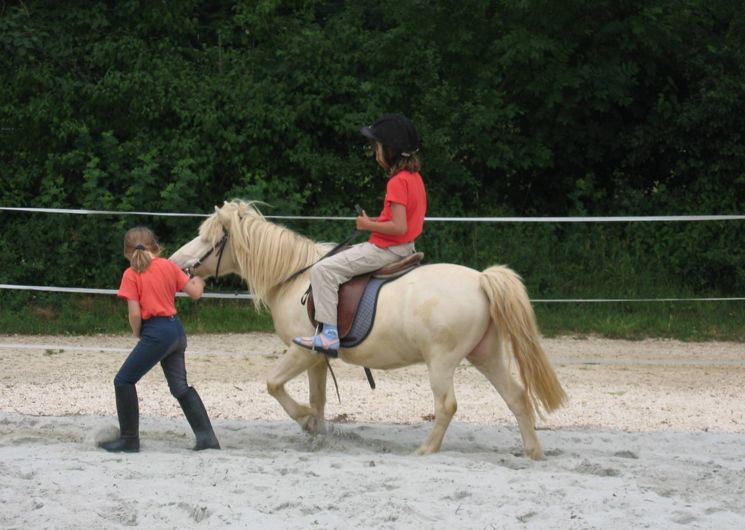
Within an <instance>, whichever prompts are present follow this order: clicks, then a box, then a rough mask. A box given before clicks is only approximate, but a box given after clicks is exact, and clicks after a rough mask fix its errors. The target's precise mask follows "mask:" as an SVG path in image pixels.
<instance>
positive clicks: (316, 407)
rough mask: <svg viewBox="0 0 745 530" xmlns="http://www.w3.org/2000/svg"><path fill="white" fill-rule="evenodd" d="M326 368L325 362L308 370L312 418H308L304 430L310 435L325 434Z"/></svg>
mask: <svg viewBox="0 0 745 530" xmlns="http://www.w3.org/2000/svg"><path fill="white" fill-rule="evenodd" d="M327 375H328V368H327V366H326V363H325V362H319V363H316V364H315V365H313V366H311V367H310V368H309V369H308V394H309V399H310V408H311V410H312V411H313V416H312V417H310V418H308V421H307V422H306V423H305V426H304V429H305V430H306V431H308V432H310V433H323V432H326V423H325V411H326V376H327Z"/></svg>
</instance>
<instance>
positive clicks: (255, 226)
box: [232, 216, 327, 306]
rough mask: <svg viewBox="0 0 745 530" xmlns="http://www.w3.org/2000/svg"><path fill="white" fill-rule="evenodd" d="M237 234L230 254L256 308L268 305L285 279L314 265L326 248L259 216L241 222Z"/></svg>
mask: <svg viewBox="0 0 745 530" xmlns="http://www.w3.org/2000/svg"><path fill="white" fill-rule="evenodd" d="M237 235H239V237H234V238H233V240H232V244H233V255H234V256H236V261H237V262H238V266H239V268H240V271H241V276H242V277H243V278H244V279H245V280H246V281H247V282H248V284H249V287H250V289H251V292H252V293H253V295H254V303H255V304H256V305H257V306H266V305H268V303H269V300H270V298H271V297H272V295H273V292H274V291H276V290H277V289H283V288H284V287H285V286H284V285H282V284H283V282H284V280H286V279H287V278H289V277H290V276H291V275H292V274H293V273H295V272H297V271H298V270H300V269H302V268H304V267H307V266H308V265H310V264H312V263H314V262H315V261H316V260H317V259H318V258H319V257H320V255H322V253H323V252H324V248H325V247H326V246H327V245H323V244H319V243H316V242H315V241H313V240H311V239H308V238H307V237H304V236H301V235H300V234H298V233H296V232H294V231H292V230H290V229H289V228H287V227H284V226H281V225H277V224H274V223H272V222H269V221H267V220H266V219H264V218H263V217H258V216H257V217H254V216H247V217H244V218H243V219H241V220H240V221H239V230H238V234H237Z"/></svg>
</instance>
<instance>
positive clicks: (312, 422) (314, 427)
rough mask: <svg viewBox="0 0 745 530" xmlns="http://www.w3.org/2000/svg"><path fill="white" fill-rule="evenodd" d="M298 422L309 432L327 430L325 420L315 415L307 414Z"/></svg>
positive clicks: (323, 431) (317, 432) (321, 432)
mask: <svg viewBox="0 0 745 530" xmlns="http://www.w3.org/2000/svg"><path fill="white" fill-rule="evenodd" d="M298 423H299V424H300V427H301V428H302V429H303V430H304V431H305V432H307V433H308V434H323V433H325V432H326V424H325V423H324V421H323V420H322V419H319V418H317V417H315V416H306V417H305V418H303V419H302V420H301V421H299V422H298Z"/></svg>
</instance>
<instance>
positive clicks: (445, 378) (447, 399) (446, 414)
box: [416, 362, 458, 455]
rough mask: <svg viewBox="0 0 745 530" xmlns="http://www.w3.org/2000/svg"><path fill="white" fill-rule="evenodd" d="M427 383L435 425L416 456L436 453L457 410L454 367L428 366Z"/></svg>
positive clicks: (438, 364) (447, 365)
mask: <svg viewBox="0 0 745 530" xmlns="http://www.w3.org/2000/svg"><path fill="white" fill-rule="evenodd" d="M428 368H429V382H430V385H431V386H432V394H433V396H434V398H435V423H434V426H433V427H432V431H431V432H430V433H429V436H427V439H426V440H425V441H424V443H423V444H422V445H421V446H420V447H419V449H417V450H416V453H417V454H418V455H428V454H431V453H436V452H437V451H439V450H440V447H441V446H442V439H443V438H444V437H445V431H447V429H448V426H449V425H450V421H451V420H452V419H453V416H454V415H455V411H456V410H457V409H458V403H457V402H456V400H455V388H454V387H453V375H454V374H455V367H454V366H450V365H449V363H442V362H432V363H429V365H428Z"/></svg>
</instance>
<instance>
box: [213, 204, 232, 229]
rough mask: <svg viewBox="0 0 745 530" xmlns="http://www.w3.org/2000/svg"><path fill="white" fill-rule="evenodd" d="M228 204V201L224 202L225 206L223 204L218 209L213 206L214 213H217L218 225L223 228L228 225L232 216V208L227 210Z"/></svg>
mask: <svg viewBox="0 0 745 530" xmlns="http://www.w3.org/2000/svg"><path fill="white" fill-rule="evenodd" d="M229 206H230V203H229V202H228V201H225V204H223V206H222V208H218V207H217V206H215V212H216V213H217V218H218V219H219V220H220V224H221V225H223V226H228V225H229V224H230V216H231V214H232V210H233V209H232V208H229Z"/></svg>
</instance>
